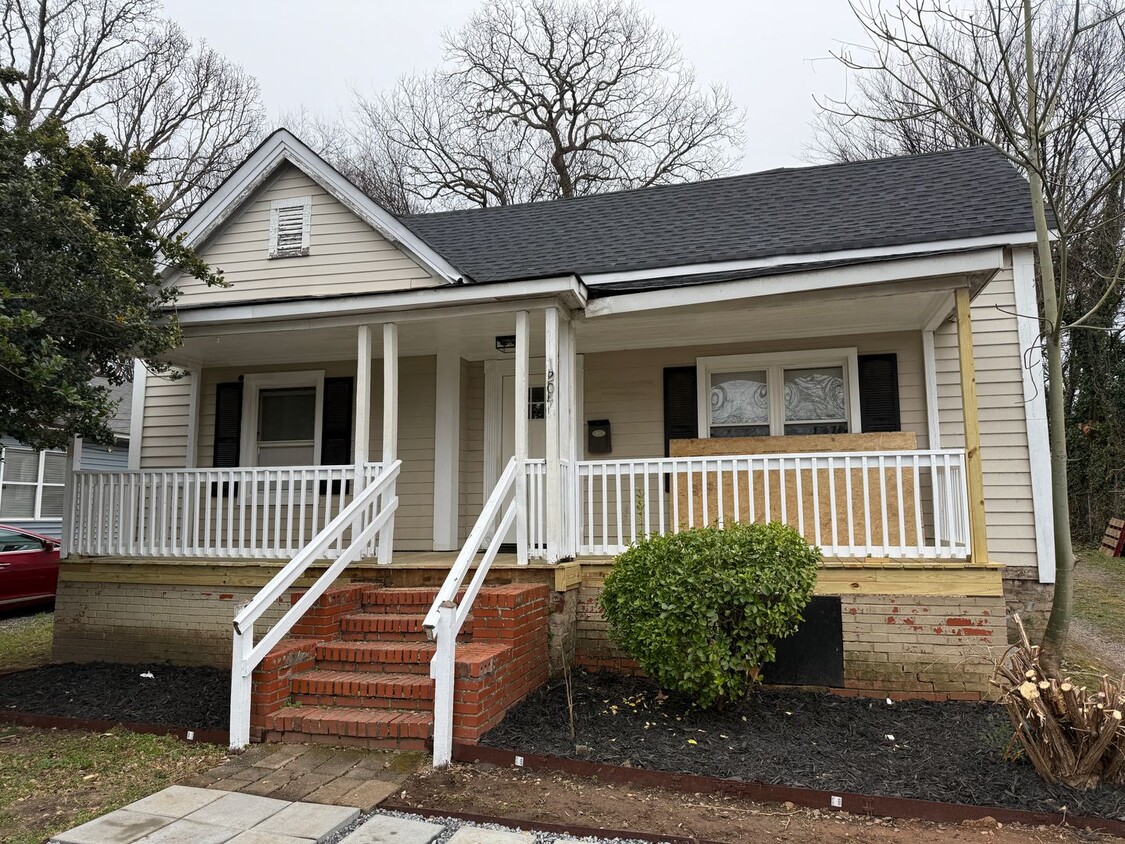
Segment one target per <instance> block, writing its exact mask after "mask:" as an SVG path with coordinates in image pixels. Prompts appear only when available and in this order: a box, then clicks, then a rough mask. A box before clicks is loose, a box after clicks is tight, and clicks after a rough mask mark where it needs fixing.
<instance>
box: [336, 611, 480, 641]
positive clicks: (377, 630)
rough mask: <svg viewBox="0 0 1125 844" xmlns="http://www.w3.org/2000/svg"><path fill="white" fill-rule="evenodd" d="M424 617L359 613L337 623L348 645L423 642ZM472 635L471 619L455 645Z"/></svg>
mask: <svg viewBox="0 0 1125 844" xmlns="http://www.w3.org/2000/svg"><path fill="white" fill-rule="evenodd" d="M425 619H426V616H425V615H422V614H419V615H413V614H410V615H408V614H406V613H400V612H362V613H354V614H352V615H348V616H344V618H343V619H341V620H340V635H341V636H342V637H343V638H344V639H345V640H346V641H350V642H386V641H424V640H425V638H426V631H425V629H424V628H423V627H422V622H423V621H425ZM472 634H473V617H472V616H469V617H468V618H467V619H465V623H464V624H463V625H462V626H461V633H460V635H459V636H458V637H457V640H458V641H459V642H463V641H465V640H467V639H468V638H469V637H470V636H472Z"/></svg>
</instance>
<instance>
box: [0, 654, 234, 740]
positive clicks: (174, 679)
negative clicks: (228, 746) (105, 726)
mask: <svg viewBox="0 0 1125 844" xmlns="http://www.w3.org/2000/svg"><path fill="white" fill-rule="evenodd" d="M144 673H151V674H152V675H153V676H152V678H151V679H150V678H147V677H142V676H141V675H142V674H144ZM0 709H6V710H12V711H16V712H32V713H36V714H38V715H62V716H66V717H69V718H89V719H106V720H112V721H120V722H130V723H138V724H167V725H169V726H174V727H186V728H188V729H195V730H202V729H224V728H226V727H227V726H229V723H230V672H228V671H221V670H219V669H217V668H186V667H181V666H174V665H119V664H116V663H110V662H88V663H66V664H63V665H45V666H43V667H42V668H33V669H31V670H29V671H20V672H17V673H15V674H9V675H7V676H5V677H3V678H0Z"/></svg>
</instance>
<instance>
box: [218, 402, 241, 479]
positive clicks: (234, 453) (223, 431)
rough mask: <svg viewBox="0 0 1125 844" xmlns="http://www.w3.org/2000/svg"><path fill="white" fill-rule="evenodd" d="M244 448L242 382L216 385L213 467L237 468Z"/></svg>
mask: <svg viewBox="0 0 1125 844" xmlns="http://www.w3.org/2000/svg"><path fill="white" fill-rule="evenodd" d="M241 446H242V382H241V381H226V382H223V383H222V384H216V385H215V451H214V454H213V456H212V458H211V465H212V466H214V467H216V468H230V467H232V466H237V465H239V464H238V461H239V459H240V458H241V456H242V455H241Z"/></svg>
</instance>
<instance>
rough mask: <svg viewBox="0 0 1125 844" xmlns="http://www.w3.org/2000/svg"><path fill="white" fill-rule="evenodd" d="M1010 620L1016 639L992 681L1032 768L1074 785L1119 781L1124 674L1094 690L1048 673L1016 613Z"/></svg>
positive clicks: (1123, 761) (1124, 746)
mask: <svg viewBox="0 0 1125 844" xmlns="http://www.w3.org/2000/svg"><path fill="white" fill-rule="evenodd" d="M1016 624H1017V625H1018V627H1019V631H1020V637H1021V643H1020V644H1019V645H1016V646H1014V647H1012V648H1011V649H1009V651H1008V653H1007V654H1006V655H1005V657H1004V659H1003V660H1002V661H1001V663H1000V665H999V666H998V667H997V670H996V679H995V680H994V681H993V682H994V683H995V684H996V685H997V686H998V687H999V689H1000V702H1001V703H1002V704H1003V706H1004V708H1005V709H1006V710H1007V712H1008V717H1009V718H1010V719H1011V722H1012V727H1013V728H1014V729H1015V733H1016V734H1015V739H1018V740H1019V743H1020V744H1021V745H1022V746H1023V750H1024V753H1026V754H1027V758H1028V759H1029V760H1030V761H1031V764H1032V765H1034V766H1035V770H1036V771H1038V772H1039V775H1040V776H1041V777H1043V779H1045V780H1046V781H1047V782H1049V783H1063V784H1065V785H1069V786H1072V787H1074V788H1094V787H1095V786H1097V785H1098V784H1099V783H1106V784H1113V785H1118V786H1125V722H1123V721H1122V710H1125V677H1122V678H1121V680H1120V681H1118V682H1114V681H1111V680H1110V679H1109V677H1102V679H1101V683H1100V686H1099V687H1098V688H1097V689H1096V690H1094V691H1088V690H1087V689H1086V687H1085V686H1080V685H1077V684H1075V683H1074V682H1072V681H1071V680H1070V679H1065V680H1059V679H1057V678H1054V677H1048V676H1047V675H1046V674H1045V672H1044V671H1043V669H1042V667H1040V665H1039V648H1038V647H1036V646H1034V645H1032V644H1031V643H1030V642H1029V641H1028V638H1027V633H1026V632H1025V631H1024V629H1023V624H1022V623H1020V620H1019V616H1016ZM1015 739H1013V740H1015Z"/></svg>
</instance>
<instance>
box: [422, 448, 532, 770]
mask: <svg viewBox="0 0 1125 844" xmlns="http://www.w3.org/2000/svg"><path fill="white" fill-rule="evenodd" d="M529 470H530V466H529V467H528V468H527V469H525V468H524V467H522V466H520V465H519V464H518V462H517V460H516V458H514V457H513V458H512V459H511V460H509V461H508V465H507V467H505V469H504V472H503V473H502V474H501V475H500V480H499V481H497V482H496V486H495V487H494V488H493V490H492V494H491V495H489V496H488V501H486V502H485V504H484V509H482V510H481V512H480V516H479V517H477V521H476V524H475V525H473V529H472V530H471V531H470V532H469V538H468V539H467V540H465V545H464V546H463V547H462V548H461V551H460V553H459V554H458V555H457V559H456V560H455V561H454V563H453V567H452V568H451V569H450V570H449V574H448V575H447V576H446V578H445V583H443V584H442V587H441V589H439V590H438V594H437V597H436V598H434V603H433V605H432V606H431V607H430V611H429V612H428V613H426V618H425V620H424V621H423V622H422V624H423V627H424V628H425V630H426V635H427V636H429V638H430V639H431V640H433V641H434V642H435V643H436V644H437V650H436V651H435V652H434V656H433V659H432V660H430V677H432V678H433V680H434V757H433V762H434V767H435V768H440V767H441V766H443V765H448V764H449V762H450V760H451V759H452V756H453V685H454V669H455V663H456V661H457V634H458V633H459V632H460V630H461V625H463V624H464V623H465V619H466V618H468V615H469V612H470V611H471V610H472V608H473V601H475V600H476V598H477V593H479V592H480V588H481V587H482V586H483V585H484V581H485V578H486V577H488V570H489V568H490V567H491V566H492V561H493V560H495V559H496V554H497V552H498V551H499V550H500V545H501V544H502V543H503V541H504V537H505V535H506V534H507V533H508V529H509V528H510V527H511V526H512V525H513V524H514V523H515V520H516V511H517V508H518V507H519V506H520V505H521V502H520V501H519V500H518V497H517V496H513V495H512V489H513V487H514V486H515V482H516V475H517V474H518V473H519V472H521V471H529ZM532 486H534V485H533V484H530V483H529V484H528V489H529V490H530V489H531V487H532ZM530 497H531V493H530V491H529V492H528V498H530ZM509 499H511V501H510V502H509ZM538 500H540V501H541V500H542V497H541V495H540V498H539V499H538ZM505 503H507V506H505ZM523 506H527V502H523ZM531 522H532V520H531V519H530V518H529V519H528V533H529V536H530V533H531ZM490 535H491V537H492V538H491V540H489V542H488V546H487V547H486V548H485V551H484V556H482V557H481V559H480V562H479V563H478V564H477V570H476V573H475V574H474V575H473V579H472V580H471V581H470V582H469V586H468V588H466V589H465V594H464V595H463V596H462V598H461V603H460V604H458V603H457V593H458V592H459V591H460V589H461V584H462V583H463V582H464V580H465V576H466V575H467V574H468V573H469V568H470V567H471V566H472V564H473V560H474V559H475V558H476V556H477V553H478V551H479V549H480V548H481V546H482V545H483V544H484V541H485V537H487V536H490ZM530 544H531V542H530V539H529V541H528V545H529V546H530Z"/></svg>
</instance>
